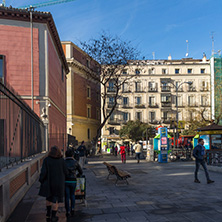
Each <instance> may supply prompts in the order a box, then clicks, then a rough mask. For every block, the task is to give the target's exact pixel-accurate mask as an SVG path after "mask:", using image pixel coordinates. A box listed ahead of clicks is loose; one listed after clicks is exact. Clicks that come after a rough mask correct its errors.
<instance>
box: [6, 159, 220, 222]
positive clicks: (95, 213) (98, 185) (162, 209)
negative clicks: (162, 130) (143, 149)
mask: <svg viewBox="0 0 222 222" xmlns="http://www.w3.org/2000/svg"><path fill="white" fill-rule="evenodd" d="M103 161H106V162H109V163H111V164H113V165H115V166H116V167H117V168H119V169H122V170H124V171H127V172H128V173H130V174H131V178H129V179H128V181H129V185H126V183H125V182H124V181H119V182H118V185H117V186H115V180H116V178H115V176H114V175H112V176H110V179H109V180H107V179H106V177H107V175H108V171H107V168H106V167H105V165H104V164H102V163H103ZM194 168H195V163H194V162H182V161H179V162H172V163H165V164H164V163H162V164H161V163H156V162H154V163H153V162H146V161H145V160H142V161H141V163H140V164H137V163H136V160H135V159H133V158H130V159H128V160H127V162H126V164H122V163H121V161H120V157H117V158H116V157H113V156H103V157H101V156H100V157H94V158H89V162H88V164H87V165H86V169H85V170H84V174H85V176H86V178H87V188H86V189H87V190H86V201H85V202H82V203H81V202H80V200H77V201H76V208H75V209H76V213H75V216H74V217H70V218H68V219H66V217H65V209H64V207H63V205H60V207H59V212H58V216H59V221H60V222H63V221H67V222H68V221H70V222H72V221H73V222H74V221H75V222H80V221H84V222H88V221H95V222H102V221H110V222H119V221H122V222H127V221H132V222H133V221H136V222H140V221H141V222H142V221H150V222H157V221H158V222H167V221H169V222H174V221H175V222H190V221H193V222H199V221H200V222H208V221H209V222H211V221H217V222H219V221H222V186H221V184H222V174H221V173H217V172H211V171H210V177H211V178H212V179H213V180H215V183H213V184H207V183H206V178H205V175H204V171H202V170H200V172H199V179H200V181H201V183H200V184H197V183H194V182H193V181H194V175H193V172H194ZM39 186H40V184H39V183H38V182H36V183H35V184H34V185H33V186H32V188H31V189H30V190H29V192H28V193H27V194H26V196H25V197H24V199H23V200H22V201H21V202H20V204H19V205H18V207H17V208H16V209H15V211H14V213H13V214H12V215H11V217H10V218H9V220H8V221H9V222H18V221H22V222H30V221H33V222H40V221H41V222H42V221H45V214H46V211H45V200H44V198H42V197H39V196H38V195H37V193H38V189H39Z"/></svg>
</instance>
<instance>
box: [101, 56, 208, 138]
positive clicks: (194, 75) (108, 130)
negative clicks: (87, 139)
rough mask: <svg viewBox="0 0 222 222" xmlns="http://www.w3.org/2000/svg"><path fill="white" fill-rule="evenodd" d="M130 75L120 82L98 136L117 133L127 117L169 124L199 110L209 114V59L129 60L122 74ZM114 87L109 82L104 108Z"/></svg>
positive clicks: (155, 124) (188, 116)
mask: <svg viewBox="0 0 222 222" xmlns="http://www.w3.org/2000/svg"><path fill="white" fill-rule="evenodd" d="M126 75H131V76H132V78H131V79H130V80H129V81H128V82H126V83H124V84H123V85H122V89H121V92H120V96H119V99H118V105H117V107H116V109H115V111H114V112H113V114H112V115H111V117H110V118H109V120H108V122H107V124H106V126H105V127H104V128H103V130H102V138H104V139H106V138H109V137H110V136H111V135H118V132H119V130H120V129H121V127H122V126H123V124H125V123H127V121H129V120H132V121H135V120H137V119H138V120H140V121H141V122H144V123H148V124H151V125H153V126H158V125H160V124H161V125H163V126H166V127H168V128H170V124H171V123H172V122H173V121H176V115H177V113H178V121H179V122H180V123H182V121H183V120H184V121H189V120H190V119H194V118H195V117H197V116H198V115H199V114H200V112H201V111H202V112H203V113H204V116H205V118H206V119H209V118H210V61H209V60H207V59H206V56H205V55H203V58H202V59H192V58H185V59H181V60H172V58H171V57H170V56H169V58H168V60H143V61H130V62H129V65H128V68H126V69H124V70H122V78H123V79H124V76H126ZM113 92H115V88H114V86H113V84H112V81H110V82H109V86H108V93H109V98H108V101H107V106H106V107H107V109H110V108H111V107H112V104H113V97H112V94H113Z"/></svg>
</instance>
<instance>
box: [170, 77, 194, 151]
mask: <svg viewBox="0 0 222 222" xmlns="http://www.w3.org/2000/svg"><path fill="white" fill-rule="evenodd" d="M170 83H171V84H172V85H173V86H174V87H175V88H176V121H177V125H176V141H177V147H178V139H179V135H178V125H179V118H178V113H179V112H178V90H179V88H180V86H182V85H183V84H188V85H189V86H190V85H192V84H193V82H191V81H189V82H182V83H180V84H179V85H178V86H177V84H176V85H175V84H174V83H172V82H170ZM174 148H175V143H174Z"/></svg>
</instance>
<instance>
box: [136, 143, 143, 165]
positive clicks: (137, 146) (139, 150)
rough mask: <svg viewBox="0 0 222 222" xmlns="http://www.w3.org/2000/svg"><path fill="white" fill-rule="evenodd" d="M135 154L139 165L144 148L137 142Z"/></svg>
mask: <svg viewBox="0 0 222 222" xmlns="http://www.w3.org/2000/svg"><path fill="white" fill-rule="evenodd" d="M135 153H136V159H137V163H140V154H141V153H142V146H141V145H140V144H139V142H138V141H137V142H136V145H135Z"/></svg>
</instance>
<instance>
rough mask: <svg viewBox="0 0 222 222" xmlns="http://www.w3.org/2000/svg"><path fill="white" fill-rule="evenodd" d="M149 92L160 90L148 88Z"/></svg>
mask: <svg viewBox="0 0 222 222" xmlns="http://www.w3.org/2000/svg"><path fill="white" fill-rule="evenodd" d="M148 92H158V89H157V88H148Z"/></svg>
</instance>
